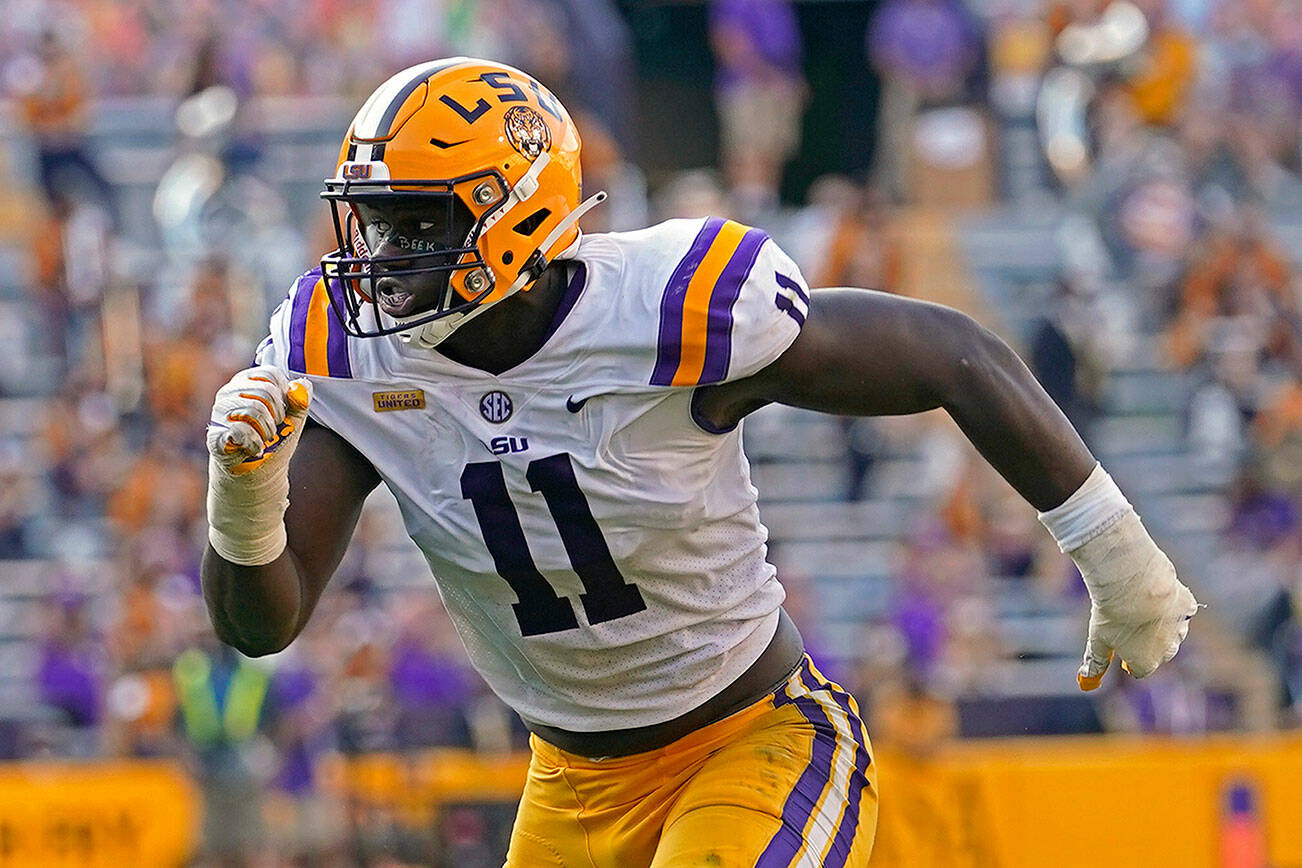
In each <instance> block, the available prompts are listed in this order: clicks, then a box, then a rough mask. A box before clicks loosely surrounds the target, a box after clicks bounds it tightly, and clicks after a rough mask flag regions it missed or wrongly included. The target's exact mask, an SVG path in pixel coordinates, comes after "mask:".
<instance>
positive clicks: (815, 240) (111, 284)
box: [0, 0, 1302, 868]
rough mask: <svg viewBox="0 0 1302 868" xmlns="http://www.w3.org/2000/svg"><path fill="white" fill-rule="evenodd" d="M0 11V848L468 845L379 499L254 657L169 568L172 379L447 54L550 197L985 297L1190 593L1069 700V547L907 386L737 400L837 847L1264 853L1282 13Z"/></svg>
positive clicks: (433, 859) (88, 2)
mask: <svg viewBox="0 0 1302 868" xmlns="http://www.w3.org/2000/svg"><path fill="white" fill-rule="evenodd" d="M0 22H3V23H0V146H2V147H0V758H3V759H5V760H8V761H11V762H8V763H5V764H0V865H3V866H8V865H30V864H40V865H63V864H68V865H84V864H102V865H143V866H152V865H159V866H164V865H180V864H198V865H221V866H226V865H231V866H235V865H248V866H259V865H304V866H308V865H321V866H335V865H367V866H397V865H446V866H465V868H477V866H489V865H491V866H497V865H500V864H501V859H502V855H503V853H504V842H505V839H506V835H507V834H508V833H509V827H510V823H511V820H512V818H513V816H514V799H515V798H516V796H517V795H518V792H519V788H520V784H521V781H522V768H523V766H522V764H521V763H522V759H521V757H522V753H521V751H522V750H523V749H524V748H525V735H526V733H525V731H524V729H523V727H522V726H521V724H520V722H519V720H518V719H517V718H516V717H515V716H514V715H513V714H512V713H511V712H510V711H509V710H507V709H506V708H505V707H504V706H502V705H501V704H500V703H499V702H498V701H497V700H496V699H495V698H494V697H493V696H491V695H490V694H489V693H488V692H487V689H486V688H485V687H484V685H483V684H482V682H481V681H480V680H479V679H478V677H477V676H476V675H475V674H474V673H473V672H472V671H471V670H470V669H469V667H468V664H467V662H466V659H465V657H464V655H463V652H462V650H461V648H460V645H459V642H458V640H457V638H456V636H455V635H454V632H453V630H452V628H451V625H450V623H449V621H448V619H447V617H446V615H445V614H444V612H443V611H442V608H441V606H440V603H439V599H438V596H437V594H436V593H435V592H434V589H433V584H432V579H431V578H430V576H429V573H428V569H427V568H426V567H425V565H424V562H423V560H422V559H421V558H420V556H419V554H418V553H417V552H416V551H415V549H414V547H413V546H412V544H411V543H410V542H409V541H408V540H407V539H406V538H405V536H404V535H403V533H402V529H401V524H400V521H399V519H398V516H397V511H396V507H395V506H394V504H393V502H392V500H391V498H389V496H388V495H387V494H386V493H384V492H380V493H377V494H376V495H375V496H374V497H373V498H372V500H371V501H370V502H369V503H368V507H367V511H366V513H365V514H364V516H363V519H362V522H361V524H360V526H359V529H358V532H357V535H356V538H355V539H354V541H353V545H352V548H351V549H350V552H349V555H348V556H347V558H346V560H345V563H344V565H343V566H342V567H341V568H340V570H339V572H338V573H337V575H336V576H335V578H334V580H333V583H332V586H331V590H330V591H329V592H328V593H327V594H326V596H325V598H324V600H323V601H322V603H321V605H320V608H319V609H318V611H317V613H316V615H315V618H314V620H313V622H312V624H311V625H310V626H309V628H308V630H307V632H306V633H305V635H304V636H303V637H302V638H301V639H300V640H299V641H298V642H297V643H296V644H295V645H294V646H292V647H291V648H290V649H289V650H288V651H286V652H284V653H282V654H279V655H276V656H274V657H271V658H263V659H259V660H257V661H250V660H247V659H244V658H242V657H240V656H239V655H237V654H236V653H235V652H233V651H231V650H229V649H226V648H223V647H222V646H220V645H219V644H218V643H217V641H216V639H215V638H214V637H213V635H212V633H211V629H210V627H209V625H208V622H207V618H206V615H205V612H204V608H203V604H202V600H201V598H200V595H199V586H198V562H199V557H200V553H201V551H202V546H203V544H204V541H205V539H206V526H205V523H204V504H203V495H204V489H205V481H204V474H205V467H206V457H205V450H204V444H203V436H202V432H203V428H204V425H205V423H206V421H207V418H208V413H209V408H210V405H211V399H212V395H213V393H214V392H215V391H216V389H217V387H218V386H219V385H220V384H222V383H223V382H224V381H225V380H226V379H227V378H228V377H229V376H230V375H231V374H232V373H233V372H234V371H236V370H238V369H240V368H242V367H245V366H247V365H248V364H249V363H250V361H251V358H252V351H253V348H254V346H255V345H256V344H257V342H258V341H259V340H260V338H261V337H262V336H263V334H264V333H265V329H266V322H267V317H268V314H269V312H270V311H271V309H272V308H273V307H274V306H275V305H276V304H277V303H278V301H279V299H280V298H282V297H283V296H284V293H285V291H286V289H287V288H288V287H289V285H290V282H291V281H292V280H293V278H294V277H295V276H296V275H297V274H299V273H300V272H302V271H304V270H306V269H307V268H308V267H310V266H311V265H313V264H314V263H315V261H316V260H317V258H318V257H319V256H320V255H321V254H322V253H323V252H325V250H327V249H328V248H329V247H330V246H331V242H332V234H331V233H330V230H329V226H328V216H327V211H326V208H325V206H324V205H322V204H321V203H320V201H319V199H318V198H317V193H318V192H319V190H320V188H321V180H322V179H323V178H324V177H326V176H327V175H328V174H331V173H332V172H333V170H334V160H335V156H336V154H337V151H338V143H339V141H340V138H341V136H342V135H343V133H344V131H345V128H346V126H347V123H348V120H349V119H350V118H351V116H352V114H353V112H354V111H355V110H356V108H357V106H359V105H360V104H361V101H362V100H363V99H364V98H365V96H366V95H367V94H368V93H369V92H370V91H371V90H372V89H373V88H374V87H375V86H376V85H378V84H379V83H380V82H381V81H383V80H384V79H386V78H387V77H388V76H389V75H391V74H392V73H393V72H395V71H397V70H398V69H401V68H403V67H405V66H407V65H409V64H411V63H414V62H417V61H421V60H426V59H430V58H433V57H439V56H445V55H453V54H467V55H472V56H483V57H491V58H494V59H499V60H502V61H505V62H507V63H510V64H513V65H516V66H519V67H521V68H522V69H524V70H526V71H527V72H529V73H530V74H532V75H534V76H535V77H537V78H538V79H540V80H541V81H543V82H544V83H546V84H547V85H548V86H549V87H551V88H552V89H553V90H554V91H555V92H556V94H557V95H558V96H560V97H561V99H562V100H563V101H564V102H565V103H566V104H567V105H568V107H569V108H570V110H571V112H572V113H573V114H574V116H575V118H576V121H577V123H578V125H579V128H580V131H581V133H582V135H583V138H584V144H585V150H584V173H585V185H586V187H587V188H588V189H589V191H590V192H591V191H595V190H597V189H606V190H608V191H609V192H610V194H611V198H610V200H609V202H608V204H607V205H605V206H603V207H602V208H601V209H598V210H597V211H595V212H593V213H592V214H591V215H590V216H589V217H588V218H585V228H586V230H587V231H612V230H613V231H618V230H624V229H632V228H637V227H640V226H644V225H647V224H648V223H650V222H654V221H658V220H661V219H664V218H668V217H676V216H703V215H706V214H720V215H726V216H732V217H735V218H737V219H740V220H743V221H746V222H749V223H752V224H754V225H759V226H762V227H763V228H764V229H766V230H767V231H768V232H769V233H770V234H771V235H772V236H773V237H774V238H775V239H776V240H777V241H778V242H779V243H780V244H781V245H782V246H783V247H784V248H785V249H786V250H787V251H788V252H790V253H791V255H792V256H793V257H794V258H795V259H796V260H797V262H798V263H799V264H800V266H801V268H802V270H803V272H804V274H805V276H806V278H807V279H808V280H809V283H810V284H811V285H812V286H815V287H822V286H838V285H840V286H856V287H870V288H875V289H881V290H885V291H888V292H895V293H902V294H905V295H910V296H916V297H922V298H928V299H933V300H939V301H943V302H945V303H948V304H952V305H955V306H957V307H960V308H962V309H964V310H967V311H968V312H970V313H972V314H973V315H974V316H976V317H977V318H978V319H980V320H981V321H982V322H984V323H986V324H988V325H989V326H991V327H992V328H994V329H995V330H996V331H998V332H999V333H1000V334H1001V335H1003V336H1004V337H1005V338H1006V339H1007V340H1008V341H1009V342H1011V343H1012V344H1013V345H1014V346H1016V347H1017V348H1018V349H1019V351H1020V352H1021V353H1022V355H1023V357H1024V358H1025V359H1026V360H1027V362H1028V364H1029V365H1030V366H1031V367H1032V369H1033V370H1034V371H1035V372H1036V374H1037V376H1039V378H1040V380H1041V382H1042V383H1043V384H1044V385H1045V387H1046V388H1047V389H1048V391H1049V392H1050V393H1051V394H1052V395H1053V396H1054V398H1055V399H1057V401H1058V402H1059V404H1060V405H1061V406H1062V407H1063V409H1064V410H1065V411H1066V413H1067V414H1068V416H1069V417H1070V418H1071V419H1072V420H1073V421H1074V422H1075V424H1076V425H1077V427H1078V428H1079V429H1080V431H1081V433H1082V434H1083V435H1084V436H1085V438H1086V440H1087V442H1088V443H1089V444H1090V446H1091V448H1092V449H1093V450H1094V451H1095V453H1096V454H1097V455H1098V456H1099V457H1100V458H1101V459H1102V460H1103V462H1104V464H1105V465H1106V466H1107V467H1108V468H1109V469H1110V470H1111V472H1112V474H1113V476H1114V477H1115V478H1116V479H1117V480H1118V481H1119V483H1120V484H1121V486H1122V488H1123V489H1125V491H1126V492H1127V493H1128V494H1129V496H1130V498H1131V499H1132V501H1133V502H1134V503H1135V504H1136V506H1137V507H1138V509H1139V511H1140V513H1141V514H1142V515H1143V516H1144V517H1145V520H1146V522H1147V524H1148V526H1149V527H1150V529H1151V531H1152V532H1153V534H1154V536H1155V537H1156V538H1157V539H1158V540H1159V542H1160V543H1162V544H1163V546H1164V547H1166V548H1167V550H1168V551H1169V552H1170V554H1171V555H1172V558H1173V559H1174V560H1175V562H1176V564H1177V566H1178V567H1179V568H1180V570H1181V572H1182V574H1183V577H1184V578H1185V580H1186V581H1187V582H1188V583H1189V584H1190V585H1191V586H1192V587H1193V589H1194V590H1195V592H1196V593H1197V595H1198V596H1199V598H1200V599H1201V600H1202V601H1204V602H1206V603H1207V604H1208V608H1207V609H1206V611H1205V612H1204V613H1203V614H1201V615H1199V617H1198V618H1197V620H1196V621H1195V623H1194V630H1193V634H1192V636H1191V638H1190V639H1189V641H1188V642H1187V643H1186V645H1185V647H1184V649H1183V650H1182V651H1181V653H1180V656H1179V657H1178V658H1176V659H1175V660H1174V661H1173V662H1172V663H1170V664H1168V665H1167V666H1165V667H1163V668H1162V670H1161V671H1159V672H1158V673H1157V674H1156V675H1154V676H1153V677H1151V678H1149V679H1147V680H1144V681H1134V680H1131V679H1124V678H1121V677H1120V676H1119V675H1116V674H1113V675H1110V676H1109V678H1108V679H1107V681H1106V682H1105V686H1104V688H1103V689H1102V690H1100V691H1098V692H1096V693H1093V694H1088V695H1086V694H1082V693H1080V692H1078V691H1077V689H1076V685H1075V678H1074V674H1075V670H1076V667H1077V665H1078V663H1079V657H1080V651H1081V648H1082V643H1083V638H1084V632H1085V620H1086V611H1087V607H1088V601H1087V599H1086V597H1085V594H1084V589H1083V587H1082V585H1081V583H1080V580H1079V578H1078V576H1077V575H1076V574H1075V572H1074V569H1073V567H1072V565H1071V563H1070V561H1069V560H1067V559H1066V558H1064V557H1063V556H1062V555H1060V554H1059V553H1058V552H1057V550H1056V548H1055V547H1054V545H1053V543H1052V541H1051V540H1050V538H1049V537H1048V534H1047V533H1045V532H1044V531H1043V529H1042V528H1041V527H1040V525H1039V524H1038V522H1037V521H1036V519H1035V514H1034V512H1033V511H1032V510H1031V509H1030V508H1029V507H1028V506H1027V505H1025V504H1024V503H1023V502H1022V501H1021V500H1020V499H1019V498H1018V497H1017V496H1016V495H1015V494H1014V493H1013V492H1012V490H1011V489H1009V488H1008V487H1007V486H1006V485H1005V484H1004V483H1003V482H1002V481H1001V480H1000V479H999V478H998V477H997V476H996V475H995V474H994V473H993V472H992V471H991V470H990V469H989V468H988V467H987V466H986V465H985V464H984V463H983V462H982V461H981V460H980V459H979V457H978V456H977V455H976V454H975V452H974V451H973V450H972V449H971V448H970V447H969V446H968V445H967V443H966V441H965V440H964V439H963V438H962V436H961V435H960V434H959V432H958V431H957V429H956V428H955V427H954V426H953V425H952V424H951V423H950V422H949V421H948V419H947V418H946V417H944V416H943V415H941V416H935V415H928V416H922V417H912V418H896V419H872V420H866V419H858V420H849V419H837V418H833V417H828V416H819V415H815V414H811V413H807V412H802V411H795V410H790V409H787V408H777V407H770V408H766V409H765V410H762V411H760V412H759V413H757V414H756V415H755V416H754V417H752V419H750V420H748V421H747V423H746V425H745V430H744V436H745V442H746V446H747V451H748V453H749V456H750V459H751V463H752V468H753V473H754V478H755V481H756V484H757V486H758V488H759V490H760V492H761V494H760V498H761V513H762V516H763V518H764V520H765V522H766V524H767V525H768V527H769V529H770V531H771V535H772V546H771V556H772V557H773V558H774V559H775V562H776V563H777V564H778V567H779V575H780V577H781V578H782V579H783V580H784V583H785V584H786V586H787V588H788V592H789V601H788V608H789V610H790V611H791V612H792V614H793V615H794V616H795V617H796V620H797V623H798V624H799V625H800V626H801V628H802V631H803V633H804V636H805V638H806V641H807V644H808V647H809V649H810V651H811V653H812V654H813V655H814V657H815V659H816V660H817V661H818V662H819V665H820V666H821V667H822V669H823V670H824V671H825V672H827V673H828V674H829V675H830V676H832V677H835V678H837V679H838V680H840V681H841V682H842V683H843V684H844V685H845V686H846V687H847V688H849V689H850V690H851V691H852V692H853V693H854V694H855V695H857V696H858V698H859V700H860V702H861V703H862V705H863V706H864V710H865V713H866V716H867V718H868V720H869V723H870V730H869V731H870V733H871V736H872V738H873V741H874V744H875V745H876V746H877V749H878V751H879V763H880V767H881V770H882V772H881V774H882V783H883V796H882V798H883V808H882V822H881V831H880V835H879V848H878V854H877V856H876V857H875V858H874V862H873V864H874V865H909V866H926V865H937V866H953V865H973V866H1044V865H1054V866H1061V865H1081V866H1086V865H1089V866H1099V865H1107V866H1109V868H1115V866H1131V865H1134V866H1139V865H1144V866H1159V865H1175V864H1179V865H1182V866H1193V868H1198V866H1220V868H1266V866H1276V868H1285V866H1299V865H1302V820H1300V819H1299V815H1300V814H1302V809H1299V808H1298V805H1299V804H1302V739H1299V738H1298V737H1297V736H1294V735H1292V734H1290V733H1289V730H1291V729H1293V728H1295V727H1297V726H1298V725H1299V723H1300V722H1302V514H1300V509H1302V378H1300V377H1299V372H1300V371H1302V342H1300V337H1302V321H1300V320H1299V299H1300V296H1299V280H1298V273H1297V262H1298V260H1299V259H1300V258H1302V177H1300V176H1299V174H1298V170H1299V168H1302V150H1300V146H1302V136H1300V130H1302V125H1300V119H1302V10H1299V8H1298V5H1297V3H1296V2H1295V0H1135V2H1134V3H1132V2H1130V0H1113V2H1107V0H1070V2H1046V0H967V2H965V0H880V2H862V0H856V2H834V0H823V2H816V0H810V2H786V0H717V2H692V0H682V2H659V0H622V2H616V0H478V2H475V0H443V2H438V0H347V2H345V0H67V2H56V0H0ZM872 340H873V336H872V334H871V332H868V333H865V334H864V335H863V341H864V343H865V345H867V344H869V343H870V342H871V341H872ZM1069 735H1076V736H1090V738H1079V739H1067V738H1062V736H1069ZM1002 736H1009V737H1016V738H1010V739H1008V740H999V741H990V740H988V739H991V738H994V737H1002ZM892 788H893V789H892ZM892 793H894V795H892ZM1086 832H1090V834H1085V833H1086Z"/></svg>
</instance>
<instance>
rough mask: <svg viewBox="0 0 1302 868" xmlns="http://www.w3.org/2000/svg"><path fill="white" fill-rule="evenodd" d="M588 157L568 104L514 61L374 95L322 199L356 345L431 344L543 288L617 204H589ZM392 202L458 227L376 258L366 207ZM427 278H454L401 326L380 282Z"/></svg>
mask: <svg viewBox="0 0 1302 868" xmlns="http://www.w3.org/2000/svg"><path fill="white" fill-rule="evenodd" d="M581 147H582V143H581V140H580V138H579V133H578V130H577V129H576V128H575V126H574V122H573V120H572V119H571V118H570V115H569V112H567V111H566V110H565V107H564V106H563V105H561V103H560V101H559V100H557V99H556V97H555V96H553V95H552V94H551V92H550V91H548V90H547V89H546V88H545V87H543V86H542V85H541V84H540V83H539V82H538V81H536V80H535V79H534V78H532V77H531V76H529V75H527V74H526V73H524V72H521V71H520V70H518V69H515V68H513V67H510V66H506V65H504V64H500V63H495V62H493V61H487V60H477V59H474V58H467V57H454V58H446V59H443V60H434V61H429V62H427V63H422V64H417V65H416V66H412V67H410V68H408V69H404V70H403V71H402V72H399V73H397V74H396V75H394V76H392V77H391V78H390V79H389V80H388V81H386V82H384V83H383V84H382V85H380V86H379V87H378V88H376V90H375V91H374V92H373V93H372V94H371V95H370V97H368V98H367V100H366V102H365V103H363V105H362V107H361V109H360V110H359V111H358V113H357V115H356V117H354V118H353V122H352V124H351V125H350V127H349V130H348V133H347V135H346V136H345V137H344V141H343V145H342V147H341V149H340V152H339V159H338V162H337V165H336V171H335V176H334V177H332V178H328V179H326V181H325V190H324V191H323V192H322V193H321V196H322V198H324V199H326V200H327V201H328V202H329V204H330V207H331V214H332V216H333V218H334V229H335V241H336V244H337V248H336V249H335V250H334V251H332V252H331V253H328V254H326V255H325V256H324V257H323V258H322V260H321V267H322V273H323V274H324V275H325V276H326V277H327V278H328V279H329V280H331V281H332V282H334V283H335V285H336V287H337V291H334V292H331V293H329V297H330V300H331V304H332V306H333V307H334V310H335V313H336V315H337V316H338V317H339V319H340V321H341V322H342V323H343V324H344V327H345V329H346V330H347V331H348V332H349V334H352V335H354V336H357V337H375V336H379V335H387V334H395V333H397V334H401V335H402V336H403V337H404V339H406V340H408V341H414V342H416V343H418V344H420V345H423V346H430V347H432V346H436V345H437V344H438V343H439V342H440V341H442V340H444V339H445V338H446V337H447V336H448V335H450V334H451V333H452V332H453V331H454V330H455V329H456V328H458V327H459V326H460V325H462V324H464V323H466V322H468V321H469V320H470V319H472V318H473V317H475V316H478V315H479V314H481V313H483V312H484V311H485V310H487V309H488V308H489V307H491V306H492V305H494V304H496V303H497V302H499V301H502V300H503V299H505V298H508V297H510V296H511V295H513V294H514V293H516V292H522V291H528V290H529V289H530V288H532V286H533V285H534V283H535V282H536V281H537V279H538V277H539V276H541V275H542V273H543V270H544V269H545V268H546V267H547V265H548V264H549V263H551V262H552V261H554V260H555V259H557V258H559V257H561V256H562V254H564V253H565V252H566V251H568V250H570V249H571V248H572V247H574V246H575V245H576V244H577V242H578V239H579V234H580V233H579V227H578V225H577V223H578V219H579V217H581V216H582V215H583V213H584V212H585V211H587V210H588V209H589V208H591V207H593V206H594V205H596V204H598V203H599V202H601V201H602V200H604V199H605V193H597V194H596V195H594V196H592V197H590V198H589V199H588V200H586V201H584V202H582V203H581V202H580V189H581V180H582V179H581V175H580V168H579V152H580V149H581ZM394 202H399V203H401V205H402V207H404V208H406V209H408V210H410V209H412V208H415V209H416V210H417V211H420V212H421V213H425V210H424V209H426V208H427V209H428V213H429V214H431V215H438V216H439V217H441V220H436V219H435V218H434V217H431V218H430V221H431V225H437V226H440V227H447V229H446V233H447V234H446V237H444V238H440V239H437V241H435V242H433V243H430V242H428V241H425V240H422V243H420V244H419V245H410V246H407V247H405V248H404V249H403V250H401V251H399V252H398V253H397V254H396V255H388V256H381V255H378V253H379V252H380V251H378V250H377V251H372V250H370V249H368V246H367V244H366V241H365V238H364V233H363V232H362V231H361V230H360V225H361V222H362V216H361V215H362V212H363V210H364V209H366V208H368V207H370V206H378V205H382V204H386V203H387V204H391V203H394ZM422 219H424V218H422ZM454 227H455V229H454ZM428 274H433V275H439V279H440V280H441V281H443V283H442V284H440V289H439V294H440V297H439V298H438V299H437V301H436V302H435V303H434V304H433V305H432V306H427V307H426V308H425V309H423V310H419V311H413V312H412V313H411V315H407V316H403V317H401V318H397V317H391V316H389V315H388V314H386V313H385V312H384V311H383V310H382V309H381V308H380V305H379V303H378V302H377V300H376V299H377V295H378V293H377V291H376V289H375V285H376V282H377V280H379V278H380V277H381V276H382V275H388V276H393V277H408V276H411V275H428Z"/></svg>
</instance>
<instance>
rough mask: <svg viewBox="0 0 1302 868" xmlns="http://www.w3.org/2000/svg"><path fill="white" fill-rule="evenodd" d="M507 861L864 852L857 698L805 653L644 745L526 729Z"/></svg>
mask: <svg viewBox="0 0 1302 868" xmlns="http://www.w3.org/2000/svg"><path fill="white" fill-rule="evenodd" d="M531 743H532V746H533V760H532V762H531V763H530V766H529V778H528V781H527V783H526V784H525V788H524V796H523V798H522V799H521V801H520V810H519V813H518V814H517V815H516V819H515V828H514V830H513V832H512V834H511V847H510V852H509V853H508V855H507V860H506V864H507V866H508V868H558V866H560V868H647V866H651V868H689V866H690V868H696V866H702V868H705V866H709V868H741V866H746V868H756V866H757V868H787V866H829V868H838V866H858V868H862V866H864V865H866V864H867V862H868V854H869V852H870V851H871V850H872V844H873V835H874V833H875V830H876V824H877V773H876V768H875V767H874V765H873V763H872V754H871V748H870V746H869V744H868V736H867V733H866V732H865V731H864V725H863V722H862V721H861V720H860V718H859V709H858V706H857V704H856V703H855V701H854V698H853V697H851V696H850V695H849V694H848V693H846V692H845V691H844V690H842V689H841V688H840V687H839V686H838V685H836V684H835V683H832V682H829V681H827V680H826V679H825V678H823V676H822V675H821V674H820V673H819V672H818V670H817V669H816V668H814V665H813V662H812V661H811V660H810V659H809V657H808V656H806V657H805V658H804V661H803V662H802V663H801V665H800V667H799V668H798V669H797V670H796V671H795V673H793V674H792V676H791V677H790V678H789V679H788V680H787V681H786V683H785V684H783V686H782V687H781V688H780V689H779V690H777V691H776V692H775V693H773V694H772V695H771V696H767V697H765V698H764V699H762V700H760V701H759V702H756V703H755V704H754V705H751V706H750V707H749V708H746V709H744V710H742V711H739V712H737V713H736V714H733V715H731V716H729V717H726V718H724V719H723V720H720V721H718V722H716V723H713V724H710V725H709V726H706V727H703V728H701V729H699V730H697V731H696V732H693V733H691V734H689V735H687V736H684V737H683V738H681V739H679V740H678V741H676V742H674V743H672V744H670V745H667V746H666V747H663V748H660V749H659V750H653V751H647V752H646V753H640V754H634V755H632V756H625V757H614V758H611V759H587V758H584V757H579V756H575V755H574V754H570V753H567V752H565V751H563V750H561V749H560V748H558V747H556V746H554V745H552V744H549V743H547V742H545V741H543V740H542V739H540V738H538V737H537V736H534V737H533V738H532V739H531Z"/></svg>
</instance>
